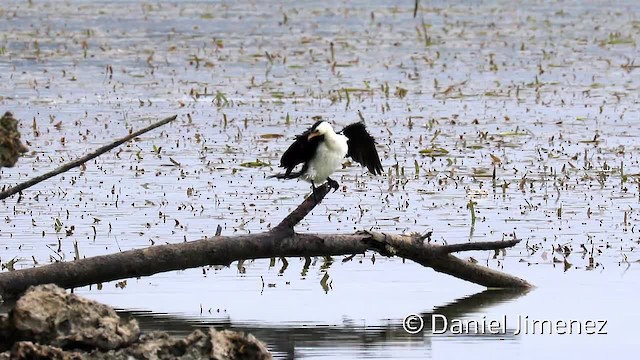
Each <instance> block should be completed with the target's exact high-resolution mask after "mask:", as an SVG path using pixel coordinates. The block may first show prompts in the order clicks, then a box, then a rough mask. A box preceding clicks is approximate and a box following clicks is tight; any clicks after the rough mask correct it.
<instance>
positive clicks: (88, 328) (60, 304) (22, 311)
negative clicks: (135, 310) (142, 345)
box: [9, 284, 140, 350]
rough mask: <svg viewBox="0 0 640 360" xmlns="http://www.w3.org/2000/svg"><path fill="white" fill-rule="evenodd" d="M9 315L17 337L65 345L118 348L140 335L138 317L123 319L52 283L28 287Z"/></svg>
mask: <svg viewBox="0 0 640 360" xmlns="http://www.w3.org/2000/svg"><path fill="white" fill-rule="evenodd" d="M9 317H10V321H11V323H12V326H13V328H14V330H15V335H14V336H15V337H16V338H17V339H19V340H28V341H34V342H37V343H41V344H49V345H53V346H56V347H60V348H63V349H66V348H83V349H100V350H111V349H117V348H120V347H123V346H127V345H129V344H131V343H133V342H134V341H136V340H138V337H139V336H140V327H139V326H138V323H137V321H135V320H128V321H121V320H120V317H119V316H118V314H117V313H116V312H115V310H113V309H112V308H110V307H109V306H107V305H103V304H100V303H98V302H96V301H93V300H89V299H85V298H83V297H80V296H77V295H75V294H68V293H67V292H66V291H64V289H62V288H60V287H58V286H56V285H53V284H49V285H40V286H36V287H31V288H29V290H27V292H26V293H25V294H24V295H23V296H22V297H20V299H19V300H18V301H17V302H16V305H15V307H14V308H13V310H12V311H11V313H10V315H9Z"/></svg>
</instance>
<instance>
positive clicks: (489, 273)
mask: <svg viewBox="0 0 640 360" xmlns="http://www.w3.org/2000/svg"><path fill="white" fill-rule="evenodd" d="M329 190H330V189H329V187H328V186H327V185H326V184H324V185H322V186H320V187H318V188H317V190H316V196H317V197H318V202H320V201H322V199H324V197H325V196H326V195H327V193H328V192H329ZM316 205H317V203H316V202H315V200H314V198H313V196H309V197H307V198H306V199H305V200H304V201H303V202H302V203H301V204H300V205H299V206H298V207H297V208H296V209H295V210H294V211H293V212H291V213H290V214H289V215H287V217H285V218H284V219H283V220H282V221H281V222H280V223H279V224H278V225H277V226H275V227H274V228H273V229H271V230H270V231H266V232H262V233H257V234H250V235H236V236H215V237H211V238H206V239H203V240H197V241H191V242H183V243H177V244H168V245H154V246H150V247H147V248H144V249H135V250H129V251H124V252H120V253H116V254H110V255H102V256H95V257H91V258H85V259H80V260H77V261H72V262H56V263H53V264H49V265H44V266H40V267H34V268H30V269H21V270H15V271H10V272H4V273H0V295H2V296H3V297H5V298H6V297H13V296H16V295H18V294H20V293H22V292H24V291H25V290H26V289H27V288H28V287H29V286H33V285H38V284H48V283H53V284H56V285H58V286H61V287H64V288H74V287H80V286H86V285H91V284H97V283H102V282H107V281H113V280H118V279H125V278H132V277H141V276H148V275H153V274H156V273H159V272H165V271H171V270H182V269H188V268H194V267H199V266H206V265H225V266H228V265H230V264H231V263H232V262H234V261H238V260H247V259H260V258H273V257H313V256H337V255H353V254H362V253H364V252H366V251H370V250H372V251H376V252H378V253H380V254H382V255H385V256H399V257H402V258H405V259H408V260H412V261H414V262H417V263H419V264H421V265H423V266H426V267H431V268H433V269H434V270H436V271H438V272H442V273H445V274H449V275H452V276H455V277H457V278H460V279H463V280H466V281H470V282H473V283H476V284H479V285H482V286H486V287H488V288H529V287H531V286H532V285H531V284H529V283H528V282H527V281H526V280H523V279H521V278H518V277H515V276H512V275H509V274H506V273H502V272H500V271H496V270H493V269H490V268H487V267H485V266H481V265H477V264H473V263H471V262H468V261H464V260H461V259H459V258H457V257H455V256H453V255H451V253H452V252H459V251H467V250H495V249H504V248H508V247H512V246H514V245H516V244H517V243H518V242H519V240H510V241H497V242H477V243H468V244H456V245H436V244H429V243H428V242H425V240H426V238H427V236H423V235H419V234H409V235H400V234H387V233H380V232H371V231H360V232H356V233H354V234H300V233H296V232H295V231H294V229H293V228H294V226H295V225H296V224H297V223H298V222H299V221H300V220H302V219H303V218H304V217H305V216H306V215H307V214H308V213H309V212H310V211H311V210H313V208H314V207H315V206H316ZM428 235H430V234H428Z"/></svg>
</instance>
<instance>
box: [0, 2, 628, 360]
mask: <svg viewBox="0 0 640 360" xmlns="http://www.w3.org/2000/svg"><path fill="white" fill-rule="evenodd" d="M422 3H423V4H422V5H423V6H422V7H421V9H420V11H419V12H418V16H417V17H416V18H413V13H412V12H413V4H412V2H406V1H405V2H397V3H390V2H382V1H376V2H370V1H352V2H349V3H342V2H305V3H304V4H303V5H298V4H290V5H279V4H277V3H275V2H273V3H271V2H244V3H235V2H228V3H227V2H222V3H219V2H216V3H208V2H207V3H205V2H177V3H165V4H162V5H159V4H156V3H138V2H130V1H117V2H113V1H111V2H100V1H90V2H89V1H68V2H64V3H60V2H36V3H35V4H32V5H29V4H28V3H26V2H23V1H5V2H3V3H2V4H0V18H1V21H0V111H7V110H10V111H13V112H14V114H15V115H16V117H17V118H19V119H22V120H23V121H22V123H21V130H22V133H23V139H24V140H26V141H28V145H29V147H30V148H31V150H32V152H31V153H29V154H28V155H27V156H25V157H24V158H22V159H21V161H20V162H19V164H18V166H17V167H15V168H12V169H2V170H0V180H1V181H2V184H3V185H8V184H15V183H18V182H20V181H24V180H26V179H28V178H30V177H32V176H34V175H36V174H40V173H43V172H46V171H48V170H51V169H53V168H55V167H57V166H59V165H60V164H61V163H64V162H66V161H68V160H69V159H72V158H75V157H78V156H81V155H82V154H84V153H86V152H88V151H90V150H91V149H94V148H97V147H99V146H101V145H103V144H105V143H107V142H109V141H110V140H111V139H115V138H118V137H121V136H123V135H125V134H127V133H128V132H129V129H131V128H134V129H137V128H141V127H143V126H146V125H148V124H149V123H151V122H152V121H154V120H157V119H160V118H163V117H165V116H169V115H173V114H178V115H179V118H178V120H177V121H175V122H174V123H172V124H170V125H167V126H165V127H163V128H160V129H158V130H155V131H153V132H151V133H148V134H146V135H144V136H142V137H140V139H139V140H138V141H135V142H131V143H129V144H127V145H126V146H123V147H121V148H119V149H117V150H114V151H112V152H110V153H108V154H105V155H103V156H101V157H99V158H98V159H96V160H95V161H92V162H90V163H88V164H87V166H86V168H84V169H76V170H73V171H70V172H67V173H65V174H64V175H63V176H60V177H57V178H55V179H51V180H49V181H47V182H44V183H41V184H39V185H37V186H35V187H32V188H30V189H29V190H27V191H25V192H24V194H23V198H22V199H21V201H20V202H17V198H16V197H14V198H11V199H7V200H5V201H3V203H2V208H3V210H2V211H1V213H2V219H3V225H2V227H1V228H0V243H1V244H2V247H1V249H0V261H2V263H3V264H4V263H7V262H8V261H9V260H11V259H18V260H19V261H18V262H17V263H16V265H15V266H16V268H27V267H31V266H34V263H37V264H45V263H48V262H50V261H54V260H65V261H68V260H72V259H73V256H74V242H77V243H78V249H79V252H80V255H81V256H83V257H84V256H87V257H88V256H93V255H98V254H106V253H113V252H117V251H123V250H127V249H133V248H141V247H144V246H149V245H152V244H161V243H176V242H182V241H185V240H186V241H191V240H197V239H200V238H202V237H204V236H207V235H211V234H212V233H213V232H214V231H215V230H214V229H215V228H216V226H217V225H221V226H222V227H223V234H226V235H232V234H243V233H255V232H260V231H264V230H267V229H268V228H269V227H270V226H271V225H272V224H276V223H277V222H279V221H280V219H281V218H282V217H284V216H285V215H286V214H287V213H288V212H289V211H290V210H291V209H292V208H293V207H294V206H296V205H297V204H298V203H300V202H301V201H302V199H303V198H304V196H306V195H307V194H308V193H309V186H308V184H306V183H302V182H299V183H298V182H287V183H285V182H282V181H277V180H275V179H267V178H266V176H268V175H271V174H273V173H275V172H276V171H278V169H277V167H276V165H277V163H278V159H279V157H280V155H281V154H282V152H283V151H284V149H286V147H287V146H288V145H289V142H290V140H291V137H292V136H293V134H296V133H299V132H301V131H304V130H305V129H306V127H308V126H309V125H310V124H312V123H313V121H314V119H313V117H315V116H321V117H323V118H324V119H327V120H330V121H332V122H334V123H335V124H336V125H337V126H339V127H341V126H344V125H346V124H348V123H351V122H354V121H357V120H358V114H357V113H358V111H360V112H361V113H362V115H363V116H364V118H365V119H366V123H367V125H368V127H369V129H370V130H371V132H372V133H373V134H374V136H375V137H376V138H377V139H378V142H379V146H378V150H379V152H380V154H381V157H382V158H383V165H384V166H385V169H386V171H387V173H386V174H385V175H384V176H382V177H378V178H374V177H370V176H369V175H367V174H366V173H365V172H364V171H363V170H362V168H360V167H358V166H352V167H347V168H346V169H344V170H342V171H340V173H339V177H338V178H339V181H340V182H341V185H342V186H344V189H343V191H339V192H336V193H333V194H331V195H329V196H328V197H327V198H326V199H325V200H324V201H323V203H322V204H321V205H320V206H318V207H317V208H316V209H315V210H314V211H313V212H312V214H310V215H309V216H308V217H307V218H306V219H305V220H304V221H303V222H302V223H300V224H299V226H298V227H297V230H298V231H301V232H323V233H348V232H353V231H354V230H358V229H375V230H379V231H387V232H405V231H418V232H425V231H429V230H433V231H434V235H433V238H434V240H435V241H437V242H445V241H446V242H448V243H456V242H467V241H483V240H500V239H507V238H512V237H514V236H515V237H517V238H519V239H522V240H523V241H522V242H521V243H520V244H519V245H518V246H516V247H515V248H513V249H508V250H507V251H506V253H500V254H499V255H498V256H494V254H493V253H489V252H487V253H483V252H470V253H463V254H460V256H462V257H464V258H468V257H473V258H474V259H475V260H478V261H479V262H480V263H482V264H485V265H487V266H489V267H492V268H497V269H500V270H502V271H505V272H508V273H511V274H514V275H517V276H520V277H523V278H525V279H527V280H529V281H530V282H532V283H533V284H535V285H536V286H537V288H536V289H535V290H533V291H531V292H528V293H526V294H522V293H513V292H498V291H484V289H483V288H481V287H479V286H476V285H473V284H469V283H465V282H462V281H460V280H457V279H455V278H451V277H448V276H445V275H442V274H437V273H435V272H433V271H432V270H430V269H425V268H423V267H421V266H419V265H416V264H413V263H411V262H403V261H402V260H401V259H387V258H383V257H381V256H379V255H375V256H374V254H373V253H367V254H365V255H363V256H362V255H361V256H356V257H355V258H354V259H353V260H352V261H349V262H344V263H343V262H342V258H334V259H333V262H332V263H330V262H327V261H326V260H325V259H322V258H317V259H314V261H313V262H312V264H311V266H309V268H308V269H305V268H304V259H295V258H294V259H288V261H289V266H288V268H287V269H286V270H285V271H284V272H281V268H282V262H281V261H280V260H274V261H273V262H272V263H271V262H270V261H269V260H257V261H245V262H244V263H243V264H242V266H243V267H244V269H240V268H239V267H238V266H237V265H238V264H237V263H234V264H232V266H231V267H229V268H205V269H202V268H200V269H190V270H185V271H179V272H169V273H164V274H157V275H155V276H152V277H148V278H142V279H128V280H127V281H126V284H120V286H116V283H115V282H114V283H108V284H103V287H102V289H101V290H98V289H97V287H96V286H93V287H90V288H89V287H87V288H82V289H76V292H77V293H79V294H82V295H85V296H88V297H91V298H94V299H96V300H99V301H102V302H105V303H108V304H110V305H112V306H114V307H116V308H118V309H123V311H125V312H133V313H134V314H136V315H137V316H139V318H140V319H141V321H142V323H143V326H144V327H145V328H146V329H165V330H168V331H171V332H173V333H175V334H184V333H187V332H189V331H191V330H192V329H193V328H194V327H199V326H206V325H214V326H216V327H218V328H231V329H237V330H242V331H249V332H251V333H253V334H255V335H256V336H258V337H259V338H261V339H262V340H264V341H265V342H267V343H268V344H269V346H270V348H271V349H272V350H273V352H274V355H276V357H281V358H303V359H315V358H331V359H335V358H340V359H360V358H399V359H410V358H419V359H423V358H453V357H463V356H468V355H469V354H471V353H472V352H475V353H478V354H483V355H484V354H487V355H489V357H490V358H514V357H516V358H523V359H538V358H541V357H543V356H557V354H558V353H560V352H561V351H571V353H572V356H574V357H583V358H596V357H600V356H608V357H616V356H618V357H622V356H623V355H626V354H627V353H628V352H630V351H631V350H633V348H632V347H631V344H632V341H634V340H635V339H636V338H637V335H638V333H639V332H638V329H637V327H636V324H638V323H640V314H639V313H638V312H637V311H635V310H634V309H635V308H636V302H637V301H636V300H637V297H638V295H640V292H639V291H638V290H637V289H638V288H639V287H638V285H640V278H639V274H638V260H640V256H639V255H638V251H637V249H636V247H637V246H638V243H639V242H640V236H639V235H638V231H639V229H638V228H637V223H638V220H639V219H640V212H639V200H640V185H639V181H638V176H640V164H639V163H638V156H637V153H638V146H637V145H636V144H637V135H636V134H637V133H638V131H637V126H638V121H637V120H638V118H639V116H640V113H639V111H638V102H639V98H638V94H639V93H640V92H639V91H638V90H639V89H640V87H639V85H640V81H639V79H640V77H638V71H640V70H639V69H638V67H637V66H638V65H640V64H638V65H636V63H634V60H635V58H636V57H637V54H638V41H639V39H640V17H639V16H638V11H639V10H640V6H639V5H637V4H636V3H634V2H618V3H617V5H616V6H612V5H610V4H609V3H604V2H602V3H600V2H594V1H587V2H561V3H557V2H522V3H511V2H489V3H485V2H464V3H459V2H446V3H445V2H428V3H426V2H422ZM273 134H276V135H283V136H282V137H280V136H274V135H273ZM443 150H445V151H443ZM430 155H434V156H430ZM436 155H438V156H436ZM171 160H173V162H172V161H171ZM256 160H260V161H262V162H264V163H266V164H267V165H265V166H260V167H251V166H246V165H247V163H248V162H254V161H256ZM174 162H177V163H179V166H176V165H175V163H174ZM269 164H271V165H269ZM494 168H495V169H496V176H497V179H496V181H495V182H494V181H492V178H491V174H492V172H493V170H494ZM471 200H473V201H475V202H476V203H477V204H476V205H475V208H476V212H477V214H476V215H477V220H476V222H475V224H472V222H471V215H470V212H469V209H468V208H467V204H468V203H469V201H471ZM56 221H59V223H61V228H60V229H59V230H60V231H59V232H56V227H55V223H56ZM72 226H73V230H72V231H71V233H72V234H71V235H69V236H67V235H66V234H65V232H66V231H65V230H68V229H71V227H72ZM325 275H328V276H329V278H328V284H329V286H327V287H323V286H322V285H321V279H323V277H325ZM263 281H264V286H263ZM411 313H418V314H421V315H422V316H423V317H424V318H425V319H430V316H431V314H434V313H436V314H444V315H446V316H447V317H448V319H449V320H453V319H459V320H478V321H480V320H482V319H486V320H499V321H502V322H504V321H505V319H506V324H505V328H506V330H507V331H506V333H505V334H500V335H489V334H484V335H482V334H480V335H478V334H452V333H448V334H444V335H439V334H432V333H431V332H430V331H426V330H425V331H423V332H420V333H418V334H415V335H411V334H407V333H406V332H405V331H404V330H403V328H402V319H403V318H404V317H405V316H406V315H408V314H411ZM526 316H528V317H529V319H536V320H551V321H558V320H564V321H571V320H576V321H582V322H586V321H587V320H592V321H605V320H606V321H607V326H606V327H605V329H604V330H606V331H607V334H605V335H586V334H581V335H579V334H571V335H568V334H565V335H560V334H555V335H548V334H544V335H540V334H536V335H532V334H519V335H516V334H514V332H515V331H516V329H517V320H518V318H519V317H522V318H524V317H526ZM427 325H429V324H427Z"/></svg>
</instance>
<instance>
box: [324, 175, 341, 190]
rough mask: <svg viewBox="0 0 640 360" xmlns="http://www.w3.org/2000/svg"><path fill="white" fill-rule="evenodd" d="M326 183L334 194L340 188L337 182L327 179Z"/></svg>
mask: <svg viewBox="0 0 640 360" xmlns="http://www.w3.org/2000/svg"><path fill="white" fill-rule="evenodd" d="M327 183H328V184H329V187H330V188H333V192H336V190H338V188H339V187H340V185H339V184H338V182H337V181H335V180H333V179H332V178H329V177H328V178H327Z"/></svg>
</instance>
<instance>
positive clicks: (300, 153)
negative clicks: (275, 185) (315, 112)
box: [277, 121, 322, 179]
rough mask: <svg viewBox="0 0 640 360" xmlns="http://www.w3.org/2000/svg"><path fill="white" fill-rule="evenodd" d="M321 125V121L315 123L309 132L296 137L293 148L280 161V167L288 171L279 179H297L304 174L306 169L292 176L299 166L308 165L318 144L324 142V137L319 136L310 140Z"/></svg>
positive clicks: (290, 147)
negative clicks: (310, 136)
mask: <svg viewBox="0 0 640 360" xmlns="http://www.w3.org/2000/svg"><path fill="white" fill-rule="evenodd" d="M319 123H320V121H319V122H317V123H315V124H314V125H313V126H312V127H311V128H309V129H308V130H307V131H305V132H303V133H302V134H300V135H297V136H296V140H295V141H294V142H293V144H291V146H289V148H288V149H287V150H286V151H285V152H284V154H282V158H281V159H280V167H283V168H286V169H287V170H286V172H285V173H284V174H283V175H281V176H277V177H280V178H283V179H288V178H296V177H298V176H300V175H302V174H303V173H304V171H305V170H306V169H305V168H304V167H303V168H302V170H301V171H299V172H297V173H294V174H291V172H292V171H293V169H294V168H295V167H296V166H298V164H302V163H305V164H306V163H307V162H308V161H310V160H311V159H312V158H313V156H314V155H315V154H316V149H317V148H318V143H319V142H320V141H322V137H319V136H317V137H313V138H311V140H308V136H309V134H310V133H311V132H312V131H313V130H314V129H315V128H316V127H317V126H318V124H319Z"/></svg>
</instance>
